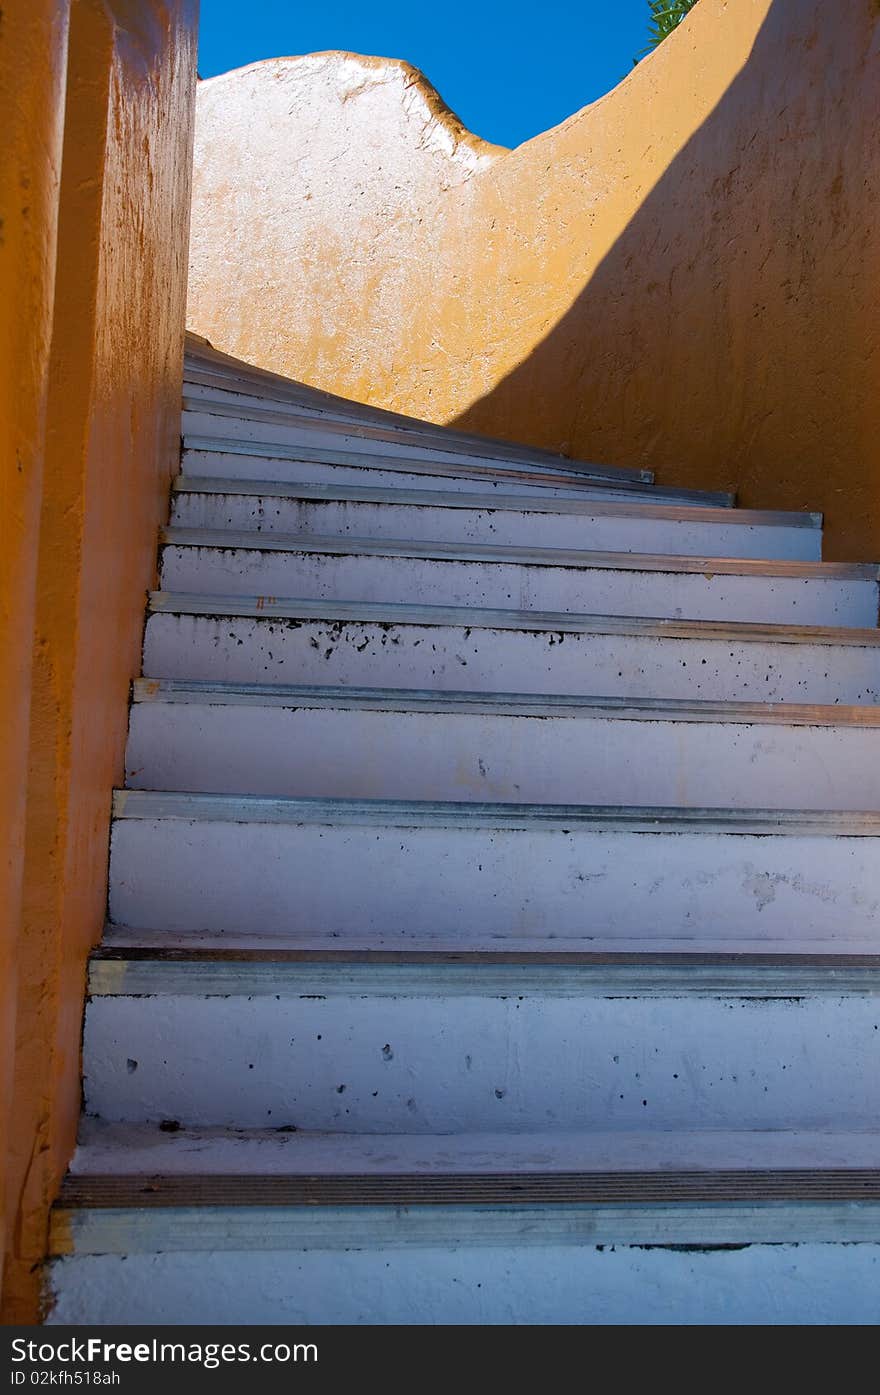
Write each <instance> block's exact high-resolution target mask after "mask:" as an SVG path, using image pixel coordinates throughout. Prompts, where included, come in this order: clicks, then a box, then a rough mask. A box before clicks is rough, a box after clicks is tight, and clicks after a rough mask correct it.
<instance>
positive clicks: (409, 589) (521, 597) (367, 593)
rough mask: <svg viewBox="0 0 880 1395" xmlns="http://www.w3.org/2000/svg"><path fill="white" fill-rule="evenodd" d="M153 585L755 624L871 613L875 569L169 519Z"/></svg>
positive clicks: (854, 618) (838, 621) (856, 622)
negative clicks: (176, 524) (267, 529)
mask: <svg viewBox="0 0 880 1395" xmlns="http://www.w3.org/2000/svg"><path fill="white" fill-rule="evenodd" d="M160 584H161V586H162V588H163V589H164V590H167V591H189V592H197V593H199V594H202V595H209V594H217V595H221V596H233V595H239V596H252V595H270V596H300V597H308V598H310V599H313V600H325V599H329V600H334V601H343V600H350V599H356V600H358V601H396V600H399V599H400V598H401V597H407V598H409V599H411V600H413V601H415V602H418V603H420V604H425V605H456V606H478V607H484V606H487V607H498V606H507V605H512V606H516V607H517V609H519V610H523V611H548V610H555V611H562V612H574V613H579V614H584V613H593V614H603V615H638V616H646V617H655V618H670V619H681V618H684V619H690V620H741V621H749V622H754V623H758V624H777V625H779V624H788V623H792V624H802V625H841V626H855V627H857V628H864V627H868V626H871V625H876V623H877V609H878V571H877V568H876V567H870V566H856V565H853V564H850V563H834V562H768V561H763V560H761V561H752V560H739V559H730V558H706V557H671V556H664V555H663V554H658V555H646V554H644V553H631V552H630V553H627V552H598V551H581V550H571V549H564V548H536V547H504V546H499V545H498V544H492V543H442V542H417V541H411V540H409V539H390V538H380V539H372V538H353V537H347V538H336V537H328V538H322V537H294V536H292V535H290V534H287V533H264V534H260V535H259V536H256V535H255V534H254V533H253V532H252V531H250V532H249V531H247V530H244V531H236V532H233V531H232V530H228V529H203V528H166V529H164V531H163V534H162V547H161V552H160Z"/></svg>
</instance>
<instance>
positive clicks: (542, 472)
mask: <svg viewBox="0 0 880 1395" xmlns="http://www.w3.org/2000/svg"><path fill="white" fill-rule="evenodd" d="M181 465H182V469H183V472H184V474H189V475H198V476H205V475H211V476H215V477H217V478H225V479H249V480H279V481H281V482H283V483H287V484H292V483H303V484H330V483H333V484H355V485H371V486H392V487H397V486H400V487H401V488H405V489H418V488H420V487H423V488H428V489H445V490H448V489H463V490H469V491H473V489H474V485H475V482H478V483H479V484H480V485H481V486H482V487H484V488H486V489H491V490H492V491H493V492H496V493H498V494H505V493H507V494H516V495H521V494H522V493H523V492H524V491H528V492H531V491H532V490H533V489H534V490H535V491H540V493H539V496H538V497H543V498H558V499H591V498H596V499H615V498H620V499H641V500H643V501H645V502H648V503H651V502H653V503H667V504H688V505H691V506H693V507H706V508H731V507H732V506H733V502H734V500H733V495H730V494H710V493H705V494H701V493H699V492H698V491H696V490H685V489H669V488H665V487H662V486H660V485H650V484H637V483H635V482H628V481H626V480H620V481H615V482H613V483H612V482H611V481H609V480H604V479H602V478H599V477H591V476H589V475H585V474H577V473H575V472H564V471H560V470H556V469H554V468H552V467H547V468H542V467H539V466H526V465H523V464H521V463H520V462H518V461H509V462H508V461H500V462H497V463H494V464H493V463H489V462H482V461H479V460H476V459H475V460H473V461H472V462H469V463H467V464H464V463H461V462H459V461H453V460H450V461H449V462H448V463H446V462H443V463H440V462H438V461H431V460H425V459H420V458H418V457H416V456H414V455H413V456H409V457H404V456H394V455H388V454H387V453H385V452H382V453H378V452H376V453H370V454H366V453H364V452H362V451H361V452H357V451H350V450H339V449H336V448H333V449H331V448H330V447H322V446H285V445H266V446H264V447H263V448H262V449H260V450H259V451H256V450H255V448H254V446H253V445H252V444H251V443H250V442H248V441H233V440H228V439H218V438H216V437H213V436H186V437H185V438H184V442H183V454H182V457H181Z"/></svg>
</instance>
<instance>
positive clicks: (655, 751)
mask: <svg viewBox="0 0 880 1395" xmlns="http://www.w3.org/2000/svg"><path fill="white" fill-rule="evenodd" d="M133 697H134V702H133V705H132V709H131V722H130V727H129V737H128V749H127V754H126V784H127V785H128V786H129V787H131V788H134V789H150V788H152V789H164V790H181V791H185V790H191V791H201V792H214V793H218V794H220V793H224V792H227V791H229V790H237V791H238V792H239V793H242V794H261V795H279V796H293V797H303V796H305V797H318V796H325V797H328V798H361V799H369V798H374V797H382V798H389V799H443V800H486V799H492V800H514V801H522V800H527V801H529V802H535V803H552V802H553V801H554V800H556V801H560V800H561V801H565V802H566V803H572V804H576V803H585V802H589V803H591V804H613V803H615V801H619V802H621V803H624V804H642V805H646V804H653V805H669V806H677V805H681V806H688V805H698V806H702V807H704V808H705V807H715V808H721V807H724V806H725V805H726V806H728V807H730V808H756V807H766V808H792V809H805V808H812V809H871V808H874V809H876V808H880V707H877V708H870V707H857V708H841V707H824V708H817V707H800V706H798V705H796V704H784V703H699V702H697V703H693V702H687V701H681V700H679V701H674V700H667V701H664V700H655V701H653V702H649V701H647V700H642V701H641V702H638V701H633V702H629V701H625V700H623V699H618V700H617V701H614V700H610V699H607V698H572V697H558V696H544V697H541V696H529V695H524V694H516V693H482V694H474V693H462V692H459V693H455V692H452V693H443V692H417V691H412V690H407V689H369V688H359V689H356V688H342V687H335V688H334V687H323V688H308V687H295V686H285V685H282V684H277V685H268V684H267V685H261V684H223V683H216V684H211V683H195V682H186V681H185V680H172V679H169V680H164V681H163V680H155V679H141V680H140V681H138V682H137V683H135V685H134V692H133Z"/></svg>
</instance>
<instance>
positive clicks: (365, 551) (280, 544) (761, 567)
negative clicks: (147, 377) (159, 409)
mask: <svg viewBox="0 0 880 1395" xmlns="http://www.w3.org/2000/svg"><path fill="white" fill-rule="evenodd" d="M161 540H162V543H163V544H164V545H165V546H171V547H204V548H213V549H217V550H220V551H223V552H230V551H242V552H289V553H292V554H303V553H309V554H312V553H318V554H324V555H328V556H357V557H402V558H414V559H420V560H425V561H437V562H449V563H450V564H454V563H457V562H482V563H492V564H502V563H507V564H512V565H516V566H528V567H570V568H576V569H578V570H580V571H590V570H595V571H627V572H664V573H685V574H696V575H703V576H705V577H707V578H708V579H711V578H712V577H715V576H743V577H759V578H762V579H764V578H766V579H768V580H772V579H774V578H792V579H796V580H799V579H803V580H809V581H867V582H874V583H876V582H877V581H878V579H880V568H878V567H877V566H875V565H872V564H870V563H867V564H866V563H855V562H801V561H774V560H772V559H770V560H767V559H755V558H738V557H691V556H676V555H675V554H672V553H646V552H609V551H604V550H598V549H590V548H562V547H522V546H515V545H511V544H504V543H464V542H456V543H453V542H422V541H418V540H412V539H404V538H361V537H354V536H351V535H346V536H344V537H338V536H335V535H332V534H329V535H324V534H293V533H257V532H254V531H248V530H247V529H232V528H184V527H179V526H176V525H173V526H170V527H166V528H163V529H162V534H161Z"/></svg>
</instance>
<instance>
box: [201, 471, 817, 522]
mask: <svg viewBox="0 0 880 1395" xmlns="http://www.w3.org/2000/svg"><path fill="white" fill-rule="evenodd" d="M173 489H174V492H175V493H177V494H230V495H245V496H248V497H250V496H254V497H257V498H277V499H304V500H311V501H316V502H321V503H323V502H327V503H337V502H338V503H365V504H390V505H407V506H419V507H421V506H424V507H430V508H449V509H481V510H486V511H487V512H491V513H556V514H566V515H568V514H572V515H583V516H586V517H590V516H591V515H594V516H596V517H609V516H610V517H626V518H629V517H632V518H644V519H653V518H657V519H663V520H666V521H672V522H683V523H701V524H702V523H710V524H725V525H726V524H730V523H735V524H738V525H742V526H743V527H746V528H755V527H773V528H813V529H816V528H818V529H821V527H822V514H821V513H795V512H793V511H787V512H786V511H783V510H775V509H742V508H734V509H729V508H717V509H713V508H706V507H704V508H699V507H688V506H687V505H686V504H681V505H676V504H652V503H642V502H640V501H638V500H632V501H629V500H626V499H620V500H618V499H607V500H606V499H547V498H542V497H539V496H537V495H534V494H532V495H522V496H517V495H515V494H501V495H499V494H486V493H476V492H475V493H468V492H465V491H464V490H462V491H460V492H455V491H453V490H441V489H392V488H383V487H381V486H378V485H374V486H370V485H357V484H352V485H346V484H297V483H291V484H287V483H285V482H284V481H281V480H246V479H224V478H223V477H222V476H221V477H217V476H214V475H206V476H198V475H178V476H177V477H176V479H175V481H174V484H173Z"/></svg>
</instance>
